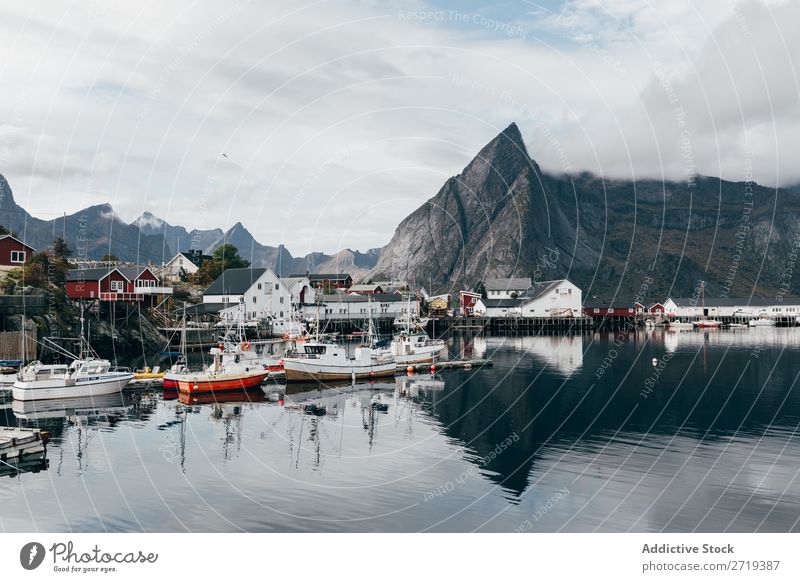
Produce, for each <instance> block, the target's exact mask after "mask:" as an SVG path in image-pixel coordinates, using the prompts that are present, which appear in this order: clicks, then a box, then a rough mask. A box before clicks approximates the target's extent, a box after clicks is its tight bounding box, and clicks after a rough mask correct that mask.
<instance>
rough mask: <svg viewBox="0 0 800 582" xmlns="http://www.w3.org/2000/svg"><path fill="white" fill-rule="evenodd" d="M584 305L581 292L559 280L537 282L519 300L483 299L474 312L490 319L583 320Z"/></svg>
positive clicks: (567, 282)
mask: <svg viewBox="0 0 800 582" xmlns="http://www.w3.org/2000/svg"><path fill="white" fill-rule="evenodd" d="M487 291H488V289H487ZM582 304H583V293H582V291H581V290H580V289H579V288H578V287H577V286H576V285H575V284H574V283H572V282H570V281H568V280H567V279H559V280H557V281H541V282H537V283H535V284H534V285H532V286H531V287H529V288H528V289H527V290H525V292H524V293H522V294H520V296H519V297H518V298H516V299H514V298H510V297H509V298H501V299H492V298H486V299H480V300H479V301H478V303H477V304H476V305H475V311H476V312H477V313H482V314H485V315H486V316H488V317H513V316H516V317H580V315H581V312H582Z"/></svg>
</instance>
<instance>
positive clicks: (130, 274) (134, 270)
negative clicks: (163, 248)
mask: <svg viewBox="0 0 800 582" xmlns="http://www.w3.org/2000/svg"><path fill="white" fill-rule="evenodd" d="M117 271H119V272H120V273H122V275H123V276H124V277H125V278H126V279H127V280H128V281H135V280H136V279H138V278H139V277H141V276H142V273H144V272H145V271H150V268H149V267H143V266H141V265H135V266H130V267H117ZM150 274H151V275H153V276H155V273H153V271H150Z"/></svg>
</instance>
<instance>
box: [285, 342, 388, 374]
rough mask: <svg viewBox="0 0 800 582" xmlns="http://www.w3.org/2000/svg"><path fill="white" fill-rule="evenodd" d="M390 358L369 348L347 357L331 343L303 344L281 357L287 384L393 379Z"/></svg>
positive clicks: (342, 348) (345, 353) (356, 349)
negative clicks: (390, 377)
mask: <svg viewBox="0 0 800 582" xmlns="http://www.w3.org/2000/svg"><path fill="white" fill-rule="evenodd" d="M396 367H397V365H396V363H395V360H394V358H393V357H392V356H391V355H389V354H387V353H385V351H382V350H377V349H374V348H372V347H371V346H358V347H356V348H355V350H354V352H353V356H352V357H350V356H349V355H348V353H347V349H346V348H345V347H344V346H340V345H339V344H336V343H333V342H330V343H328V342H322V341H316V340H315V341H306V342H302V343H300V344H298V346H297V348H296V350H295V351H293V352H287V354H286V355H285V356H284V357H283V368H284V371H285V373H286V381H287V382H314V381H320V380H322V381H325V380H328V381H331V380H353V379H364V378H379V377H384V376H394V373H395V369H396Z"/></svg>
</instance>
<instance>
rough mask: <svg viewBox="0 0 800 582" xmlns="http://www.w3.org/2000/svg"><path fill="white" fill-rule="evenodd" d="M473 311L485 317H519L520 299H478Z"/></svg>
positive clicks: (520, 311) (520, 312) (520, 310)
mask: <svg viewBox="0 0 800 582" xmlns="http://www.w3.org/2000/svg"><path fill="white" fill-rule="evenodd" d="M473 312H474V313H475V314H476V315H485V316H486V317H520V316H521V315H522V301H520V300H519V299H513V298H511V297H509V298H507V299H484V298H481V299H478V300H477V301H476V303H475V307H474V309H473Z"/></svg>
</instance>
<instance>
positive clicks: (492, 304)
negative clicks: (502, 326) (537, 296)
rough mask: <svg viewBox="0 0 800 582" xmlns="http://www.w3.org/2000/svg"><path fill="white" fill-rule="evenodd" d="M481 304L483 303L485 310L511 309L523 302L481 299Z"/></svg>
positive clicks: (517, 300) (518, 300) (509, 299)
mask: <svg viewBox="0 0 800 582" xmlns="http://www.w3.org/2000/svg"><path fill="white" fill-rule="evenodd" d="M481 303H483V304H484V305H485V306H486V308H487V309H499V308H511V307H519V306H521V305H522V304H523V303H524V302H523V301H522V300H521V299H511V298H506V299H481Z"/></svg>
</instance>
